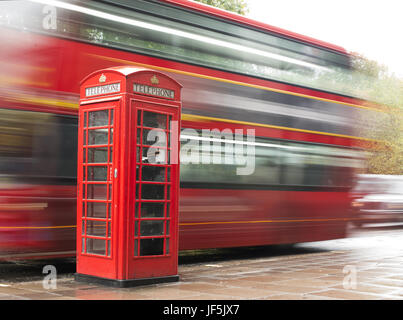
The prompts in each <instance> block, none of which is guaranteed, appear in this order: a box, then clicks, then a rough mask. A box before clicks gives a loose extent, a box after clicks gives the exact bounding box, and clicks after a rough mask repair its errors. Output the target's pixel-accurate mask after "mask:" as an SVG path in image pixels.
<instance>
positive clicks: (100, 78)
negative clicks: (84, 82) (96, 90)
mask: <svg viewBox="0 0 403 320" xmlns="http://www.w3.org/2000/svg"><path fill="white" fill-rule="evenodd" d="M105 81H106V76H105V75H104V74H101V76H100V77H99V82H101V83H102V82H105Z"/></svg>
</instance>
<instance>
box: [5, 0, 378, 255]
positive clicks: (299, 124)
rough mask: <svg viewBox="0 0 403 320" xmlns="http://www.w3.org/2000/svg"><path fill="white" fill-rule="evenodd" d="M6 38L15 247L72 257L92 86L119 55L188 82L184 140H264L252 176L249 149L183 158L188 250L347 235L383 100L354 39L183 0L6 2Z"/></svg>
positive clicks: (204, 147) (209, 143) (8, 190)
mask: <svg viewBox="0 0 403 320" xmlns="http://www.w3.org/2000/svg"><path fill="white" fill-rule="evenodd" d="M0 45H1V50H0V123H1V125H0V184H1V188H0V257H1V258H9V257H13V258H16V257H24V258H27V257H44V256H68V255H73V254H74V250H75V228H76V220H75V217H76V215H75V212H76V199H77V194H76V161H77V114H78V112H77V111H78V99H79V97H78V93H79V83H80V81H81V80H82V79H83V78H84V77H85V76H86V75H88V74H90V73H91V72H93V71H95V70H98V69H102V68H106V67H112V66H118V65H128V66H141V67H147V68H151V69H155V70H159V71H162V72H164V73H166V74H169V75H170V76H172V77H173V78H174V79H176V80H177V81H178V82H180V83H181V84H182V85H183V115H182V128H183V131H182V134H181V141H182V143H183V147H184V148H185V146H186V147H189V145H191V146H192V147H193V150H196V151H197V154H198V156H199V158H203V157H204V156H207V158H208V157H209V156H210V155H211V154H212V153H213V152H214V150H215V149H214V148H216V146H217V145H223V146H224V145H225V143H228V141H229V140H228V139H226V137H225V135H224V133H228V132H229V133H234V132H242V133H243V134H244V135H245V136H243V137H242V139H243V140H242V141H243V142H241V144H242V145H244V146H246V145H249V146H253V148H254V154H255V158H254V163H253V170H251V171H250V172H249V173H248V174H238V173H237V169H239V168H240V167H242V166H245V163H244V162H242V159H243V157H244V154H243V151H242V150H243V149H242V148H232V149H231V150H232V152H231V153H230V154H229V155H228V154H225V157H227V158H226V160H227V161H225V162H224V161H215V160H214V161H213V160H212V161H182V164H181V168H180V171H181V189H180V199H181V200H180V225H179V230H180V231H179V246H180V250H186V249H196V248H219V247H234V246H255V245H267V244H280V243H296V242H306V241H317V240H326V239H334V238H340V237H345V236H346V226H347V223H348V222H349V221H350V220H351V219H353V217H351V216H350V215H349V205H350V201H349V190H350V188H351V186H352V179H353V174H354V172H355V171H357V170H360V169H361V168H362V167H363V161H364V153H363V150H362V149H360V148H358V147H357V146H358V145H359V143H360V142H362V141H367V140H368V139H366V137H362V136H358V134H357V130H358V129H360V128H361V127H362V126H363V121H362V119H365V117H366V116H367V115H369V114H371V113H373V112H377V110H376V109H372V108H371V107H367V106H364V103H365V101H364V100H363V99H362V97H360V96H358V95H357V94H356V93H355V92H354V91H353V87H354V86H353V85H352V84H353V83H354V81H355V78H354V77H355V75H354V72H353V70H352V68H351V61H350V58H351V57H350V56H349V54H348V53H347V52H346V51H345V50H344V49H342V48H340V47H338V46H335V45H331V44H328V43H324V42H321V41H318V40H315V39H311V38H308V37H304V36H301V35H298V34H295V33H291V32H287V31H285V30H281V29H278V28H274V27H272V26H269V25H266V24H263V23H260V22H256V21H252V20H249V19H247V18H245V17H242V16H238V15H235V14H231V13H228V12H225V11H222V10H219V9H215V8H211V7H209V6H205V5H201V4H198V3H194V2H190V1H185V0H162V1H152V0H151V1H145V0H132V1H125V0H114V1H108V0H104V1H72V2H67V1H66V2H65V1H45V0H43V1H39V0H38V1H6V2H2V3H0ZM365 105H366V104H365ZM207 129H209V130H211V131H209V132H215V133H217V132H218V135H216V136H215V135H210V136H205V135H203V132H205V131H206V130H207ZM203 130H204V131H203ZM248 130H249V131H248ZM251 130H254V131H251ZM248 132H254V134H255V136H254V139H253V141H252V140H248V139H247V138H248V137H247V136H246V135H247V133H248ZM229 143H231V142H229ZM232 143H233V144H234V145H235V144H236V142H232ZM186 150H187V149H186ZM240 150H241V151H240ZM215 151H217V150H215ZM218 152H219V154H221V153H220V152H223V151H218ZM181 157H185V158H186V152H184V151H183V149H182V154H181ZM185 160H186V159H185ZM168 192H169V191H168ZM78 196H80V195H78ZM94 197H96V196H95V195H94ZM112 228H113V213H112ZM93 232H94V236H96V235H103V233H105V232H106V231H105V228H104V226H102V225H100V226H95V227H94V230H93ZM166 232H169V231H166ZM104 236H105V235H104Z"/></svg>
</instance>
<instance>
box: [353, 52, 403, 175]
mask: <svg viewBox="0 0 403 320" xmlns="http://www.w3.org/2000/svg"><path fill="white" fill-rule="evenodd" d="M353 67H354V68H355V70H356V72H359V73H361V74H364V75H365V76H366V77H363V78H362V79H365V80H362V81H361V82H359V83H356V84H355V86H357V88H358V89H359V90H361V91H365V92H366V94H367V96H368V99H369V100H370V101H374V102H377V103H379V104H380V105H381V108H382V110H383V111H382V112H379V113H373V115H372V118H369V117H368V116H367V118H366V119H364V120H365V121H366V123H368V126H367V128H366V129H365V132H363V134H364V136H367V137H370V138H372V139H375V140H378V141H381V143H374V144H372V148H371V149H372V152H371V155H370V157H369V159H368V172H369V173H374V174H403V80H402V79H399V78H398V77H396V76H395V75H394V74H392V73H390V72H389V70H388V68H387V67H386V66H384V65H382V64H380V63H378V62H377V61H374V60H370V59H368V58H366V57H365V56H363V55H360V54H354V59H353Z"/></svg>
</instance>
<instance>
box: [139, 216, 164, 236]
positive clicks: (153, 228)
mask: <svg viewBox="0 0 403 320" xmlns="http://www.w3.org/2000/svg"><path fill="white" fill-rule="evenodd" d="M140 231H141V232H140V235H141V236H161V235H163V234H164V221H163V220H157V221H151V220H145V221H141V225H140Z"/></svg>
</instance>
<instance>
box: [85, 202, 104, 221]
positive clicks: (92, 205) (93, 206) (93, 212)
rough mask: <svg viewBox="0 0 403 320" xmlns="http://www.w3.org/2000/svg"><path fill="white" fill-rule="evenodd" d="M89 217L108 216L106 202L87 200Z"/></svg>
mask: <svg viewBox="0 0 403 320" xmlns="http://www.w3.org/2000/svg"><path fill="white" fill-rule="evenodd" d="M87 217H90V218H106V204H105V203H103V202H87Z"/></svg>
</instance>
